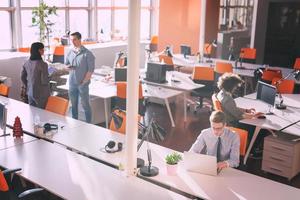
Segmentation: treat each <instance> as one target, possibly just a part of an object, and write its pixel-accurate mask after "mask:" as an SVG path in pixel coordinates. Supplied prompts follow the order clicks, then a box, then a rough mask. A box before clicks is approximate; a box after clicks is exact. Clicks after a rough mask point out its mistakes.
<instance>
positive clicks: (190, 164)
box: [183, 152, 218, 176]
mask: <svg viewBox="0 0 300 200" xmlns="http://www.w3.org/2000/svg"><path fill="white" fill-rule="evenodd" d="M183 165H184V168H185V169H186V170H187V171H191V172H197V173H200V174H207V175H211V176H216V175H218V170H217V158H216V157H215V156H209V155H205V154H199V153H194V152H184V154H183Z"/></svg>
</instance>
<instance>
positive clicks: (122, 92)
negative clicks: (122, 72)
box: [116, 81, 144, 99]
mask: <svg viewBox="0 0 300 200" xmlns="http://www.w3.org/2000/svg"><path fill="white" fill-rule="evenodd" d="M116 84H117V97H119V98H122V99H126V92H127V88H126V87H127V82H123V81H121V82H116ZM143 98H144V96H143V88H142V84H141V83H139V99H143Z"/></svg>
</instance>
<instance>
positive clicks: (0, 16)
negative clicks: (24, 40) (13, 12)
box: [0, 11, 12, 49]
mask: <svg viewBox="0 0 300 200" xmlns="http://www.w3.org/2000/svg"><path fill="white" fill-rule="evenodd" d="M0 20H1V31H0V38H2V40H1V42H0V49H10V48H11V39H12V37H11V27H10V13H9V12H8V11H0Z"/></svg>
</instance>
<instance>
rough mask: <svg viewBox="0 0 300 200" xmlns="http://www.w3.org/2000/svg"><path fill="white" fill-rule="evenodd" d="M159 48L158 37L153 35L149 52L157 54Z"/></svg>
mask: <svg viewBox="0 0 300 200" xmlns="http://www.w3.org/2000/svg"><path fill="white" fill-rule="evenodd" d="M157 48H158V36H157V35H153V36H152V37H151V41H150V44H149V50H150V52H155V51H157Z"/></svg>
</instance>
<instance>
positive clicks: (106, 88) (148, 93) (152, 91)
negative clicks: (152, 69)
mask: <svg viewBox="0 0 300 200" xmlns="http://www.w3.org/2000/svg"><path fill="white" fill-rule="evenodd" d="M63 77H64V78H67V76H63ZM103 79H104V77H102V76H99V75H93V77H92V79H91V84H90V86H89V93H90V95H92V96H96V97H100V98H102V99H103V100H104V111H105V123H106V127H108V123H109V120H108V119H109V114H110V108H109V101H110V99H111V98H112V97H116V96H117V88H116V84H115V82H111V81H108V82H104V81H103ZM58 88H60V89H64V90H68V89H69V86H68V83H66V85H62V86H58ZM181 93H182V92H180V91H176V90H171V89H167V88H161V87H154V86H152V85H149V84H143V96H144V97H155V98H159V99H162V100H163V101H164V103H165V105H166V107H167V111H168V114H169V117H170V121H171V124H172V127H175V122H174V119H173V115H172V112H171V108H170V104H169V99H170V98H172V97H176V96H178V95H180V94H181Z"/></svg>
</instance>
